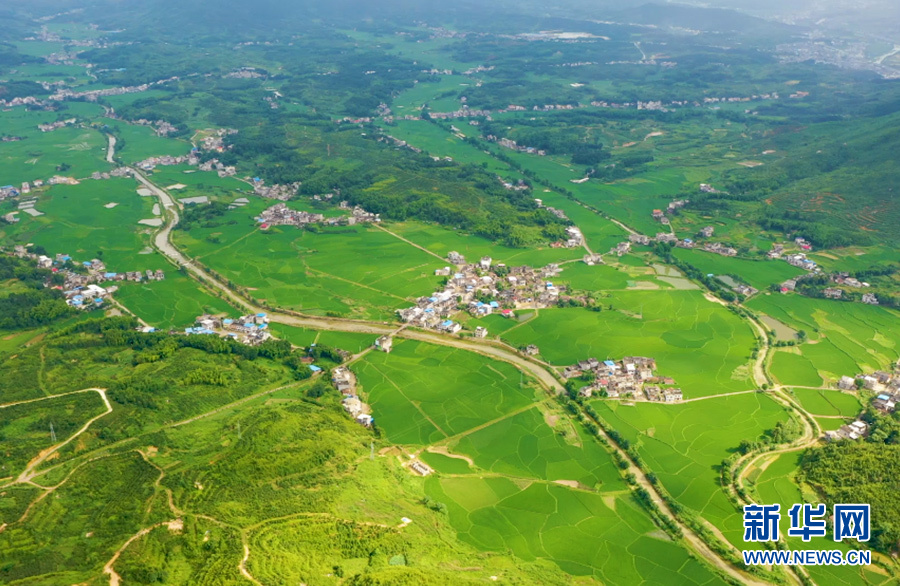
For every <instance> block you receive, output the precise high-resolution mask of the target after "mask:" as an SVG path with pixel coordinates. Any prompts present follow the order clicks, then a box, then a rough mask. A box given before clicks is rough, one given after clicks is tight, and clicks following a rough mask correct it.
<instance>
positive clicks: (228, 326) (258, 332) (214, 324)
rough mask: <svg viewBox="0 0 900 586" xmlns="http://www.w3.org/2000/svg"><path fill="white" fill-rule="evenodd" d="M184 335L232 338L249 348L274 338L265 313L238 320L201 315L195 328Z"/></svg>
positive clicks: (191, 328) (185, 331)
mask: <svg viewBox="0 0 900 586" xmlns="http://www.w3.org/2000/svg"><path fill="white" fill-rule="evenodd" d="M184 333H185V334H201V335H211V336H213V335H215V336H220V337H223V338H230V339H232V340H236V341H238V342H240V343H241V344H246V345H247V346H259V345H260V344H262V343H263V342H265V341H266V340H268V339H270V338H271V337H272V334H270V333H269V318H268V316H267V315H266V314H265V313H253V314H249V315H243V316H241V317H239V318H237V319H231V318H222V317H218V316H215V315H201V316H199V317H198V318H197V320H196V321H195V325H194V327H190V328H185V330H184Z"/></svg>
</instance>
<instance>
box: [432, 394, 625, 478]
mask: <svg viewBox="0 0 900 586" xmlns="http://www.w3.org/2000/svg"><path fill="white" fill-rule="evenodd" d="M552 417H553V416H552V415H546V416H545V414H544V413H542V412H541V410H540V409H537V408H535V409H530V410H528V411H524V412H522V413H517V414H515V415H513V416H511V417H507V418H504V419H503V420H501V421H497V422H495V423H493V424H491V425H489V426H487V427H485V428H483V429H478V430H476V431H473V432H472V433H470V434H468V435H465V436H463V437H462V438H460V439H459V440H458V441H456V442H454V443H452V444H451V446H450V448H451V451H452V452H453V453H458V454H466V455H468V456H469V457H471V458H472V460H473V461H474V462H475V465H476V466H478V467H479V468H481V469H483V470H486V471H488V472H490V473H493V474H500V475H505V476H510V477H513V478H534V479H538V480H547V481H551V482H554V481H566V482H568V483H577V485H578V486H580V487H582V488H588V489H591V490H601V491H604V492H607V491H611V492H615V491H620V490H624V489H625V488H626V486H625V484H624V483H623V482H622V479H621V477H620V476H619V473H618V470H617V469H616V466H615V465H614V463H613V461H612V459H611V458H610V457H609V454H608V453H607V452H606V450H604V448H603V447H602V446H601V445H600V444H599V443H598V442H597V441H596V440H595V439H593V438H591V437H590V436H589V435H588V434H587V433H585V432H584V431H582V430H581V429H580V428H574V427H573V426H572V424H571V423H570V422H569V421H568V420H563V422H562V423H560V424H559V425H561V426H562V427H559V428H557V427H556V423H555V424H554V427H551V426H550V425H549V424H548V421H547V420H548V419H550V420H551V421H552V419H551V418H552ZM557 423H558V422H557ZM567 426H568V429H567Z"/></svg>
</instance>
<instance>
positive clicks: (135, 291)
mask: <svg viewBox="0 0 900 586" xmlns="http://www.w3.org/2000/svg"><path fill="white" fill-rule="evenodd" d="M168 268H169V270H168V271H167V273H166V278H165V280H163V281H145V282H142V283H123V284H122V285H121V286H120V287H119V290H118V291H116V293H115V297H116V300H118V301H120V302H121V303H122V305H124V306H125V307H127V308H128V309H129V310H131V311H133V312H134V314H135V315H137V316H138V317H139V318H141V319H143V320H144V321H146V322H147V323H148V324H150V325H152V326H154V327H157V328H171V327H176V328H177V327H184V326H190V325H193V323H194V320H195V318H196V317H198V316H200V315H202V314H204V313H209V314H212V315H216V314H220V313H225V314H228V315H230V316H232V317H236V316H237V310H235V309H233V308H232V307H231V306H230V305H229V304H228V303H227V302H225V301H223V300H222V299H219V298H218V297H213V296H212V295H210V294H209V293H207V292H206V291H205V290H203V289H202V288H201V286H200V285H199V284H198V283H197V282H196V281H194V280H193V279H191V278H190V277H188V276H186V275H183V274H181V273H179V272H178V271H176V270H175V269H174V267H171V266H170V267H168Z"/></svg>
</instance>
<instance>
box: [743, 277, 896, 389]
mask: <svg viewBox="0 0 900 586" xmlns="http://www.w3.org/2000/svg"><path fill="white" fill-rule="evenodd" d="M748 307H750V308H751V309H754V310H756V311H761V312H763V313H765V314H767V315H770V316H772V317H774V318H775V319H777V320H779V321H782V322H784V323H785V324H787V325H789V326H791V327H793V328H795V329H798V330H805V331H806V332H807V334H808V336H809V342H807V343H804V344H802V345H801V346H799V349H800V353H801V355H802V357H803V358H805V359H806V360H807V361H808V362H809V364H810V365H811V369H812V370H815V371H817V372H818V376H819V377H821V378H824V379H826V380H829V381H835V380H838V379H840V377H841V376H854V375H856V374H858V373H860V372H872V371H875V370H879V369H883V368H885V367H886V366H888V365H889V364H890V363H892V362H895V361H896V360H897V358H898V356H900V354H898V353H900V329H898V328H897V327H896V323H897V318H898V317H900V314H898V312H897V311H896V310H893V309H887V308H884V307H875V306H871V305H863V304H861V303H845V302H840V301H829V300H825V299H810V298H807V297H802V296H800V295H761V296H758V297H756V298H754V299H752V300H750V301H749V302H748ZM791 362H793V364H791ZM798 362H799V359H795V358H789V359H787V362H786V361H785V358H784V357H783V356H781V355H780V354H779V355H776V359H775V363H774V365H773V370H774V371H775V374H776V376H778V375H779V374H780V375H781V376H784V377H785V378H786V379H788V380H794V381H795V382H792V383H787V384H797V385H803V386H815V385H808V384H807V383H808V382H810V381H813V380H814V378H813V376H812V374H811V372H812V370H811V369H810V367H808V366H806V365H805V364H804V365H803V366H802V371H800V373H799V374H792V372H791V369H790V368H788V367H787V366H788V365H790V366H793V367H797V366H798V364H797V363H798ZM804 373H805V374H804ZM799 381H805V382H799Z"/></svg>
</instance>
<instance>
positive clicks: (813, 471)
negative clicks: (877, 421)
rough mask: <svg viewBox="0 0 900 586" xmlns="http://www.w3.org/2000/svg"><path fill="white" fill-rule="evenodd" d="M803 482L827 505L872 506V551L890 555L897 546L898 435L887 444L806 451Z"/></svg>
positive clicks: (899, 532)
mask: <svg viewBox="0 0 900 586" xmlns="http://www.w3.org/2000/svg"><path fill="white" fill-rule="evenodd" d="M800 471H801V478H802V480H804V481H806V482H808V483H810V484H812V485H813V486H815V487H816V488H817V489H818V490H819V491H820V492H821V493H822V495H823V496H824V497H825V500H826V502H827V503H828V505H834V504H835V503H868V504H870V505H871V516H872V526H871V529H872V537H871V540H870V541H869V543H870V544H871V546H872V547H874V548H875V549H877V550H879V551H882V552H885V553H890V552H892V551H896V549H897V547H898V543H900V499H897V497H896V491H897V486H898V485H900V445H898V443H897V435H896V434H894V435H892V436H891V441H890V443H887V444H885V443H876V442H874V441H869V442H839V443H832V444H828V445H826V446H823V447H821V448H814V449H810V450H807V451H806V453H804V455H803V457H802V458H801V461H800Z"/></svg>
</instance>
